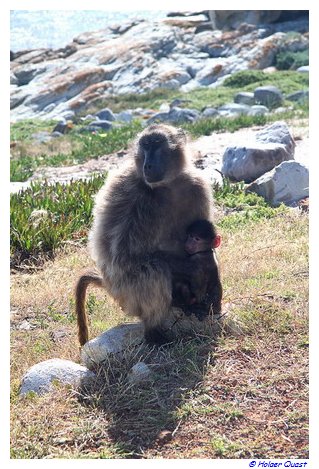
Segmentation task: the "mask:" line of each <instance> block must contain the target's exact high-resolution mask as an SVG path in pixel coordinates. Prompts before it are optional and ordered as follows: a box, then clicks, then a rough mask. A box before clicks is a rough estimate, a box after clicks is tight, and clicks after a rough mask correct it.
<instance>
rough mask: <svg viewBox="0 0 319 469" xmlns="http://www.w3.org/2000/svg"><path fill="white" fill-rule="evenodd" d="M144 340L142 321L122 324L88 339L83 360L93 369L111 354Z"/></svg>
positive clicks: (83, 350) (83, 349)
mask: <svg viewBox="0 0 319 469" xmlns="http://www.w3.org/2000/svg"><path fill="white" fill-rule="evenodd" d="M143 340H144V326H143V324H141V323H131V324H121V325H119V326H116V327H113V328H112V329H109V330H108V331H105V332H103V334H101V335H99V336H98V337H96V338H95V339H92V340H90V341H88V342H87V343H86V344H84V345H83V347H82V349H81V360H82V363H84V365H86V366H87V367H88V368H89V369H92V367H94V366H95V365H97V364H99V363H101V362H103V361H105V360H106V359H107V358H108V356H109V355H110V354H114V353H121V352H123V351H124V350H125V349H127V348H128V347H130V346H132V345H135V344H140V343H141V342H142V341H143Z"/></svg>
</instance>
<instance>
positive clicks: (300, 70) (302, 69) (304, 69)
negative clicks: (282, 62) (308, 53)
mask: <svg viewBox="0 0 319 469" xmlns="http://www.w3.org/2000/svg"><path fill="white" fill-rule="evenodd" d="M297 72H301V73H309V65H303V66H302V67H299V68H297Z"/></svg>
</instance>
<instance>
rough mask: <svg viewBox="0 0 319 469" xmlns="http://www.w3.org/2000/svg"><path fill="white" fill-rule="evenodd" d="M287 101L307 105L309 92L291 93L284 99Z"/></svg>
mask: <svg viewBox="0 0 319 469" xmlns="http://www.w3.org/2000/svg"><path fill="white" fill-rule="evenodd" d="M286 99H287V101H297V102H299V103H307V102H308V101H309V90H300V91H296V92H295V93H291V94H289V95H288V96H287V97H286Z"/></svg>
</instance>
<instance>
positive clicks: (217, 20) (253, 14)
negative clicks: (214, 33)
mask: <svg viewBox="0 0 319 469" xmlns="http://www.w3.org/2000/svg"><path fill="white" fill-rule="evenodd" d="M209 13H210V18H211V21H212V23H213V28H214V29H223V28H226V29H237V28H238V27H239V26H240V25H241V24H243V23H247V24H254V25H257V24H259V23H273V22H274V21H276V20H277V19H278V18H279V17H280V14H281V10H210V11H209Z"/></svg>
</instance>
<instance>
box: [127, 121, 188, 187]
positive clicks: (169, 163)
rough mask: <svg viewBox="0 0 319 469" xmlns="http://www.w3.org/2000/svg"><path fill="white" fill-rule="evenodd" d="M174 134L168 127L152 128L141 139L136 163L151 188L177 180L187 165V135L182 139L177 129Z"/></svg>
mask: <svg viewBox="0 0 319 469" xmlns="http://www.w3.org/2000/svg"><path fill="white" fill-rule="evenodd" d="M168 129H169V128H168ZM174 132H175V133H172V132H170V131H169V130H167V127H166V126H161V125H158V126H151V127H149V128H148V129H146V131H144V132H143V134H142V135H141V137H140V139H139V142H138V154H137V158H136V162H137V165H138V167H139V170H140V173H141V175H142V177H143V178H144V180H145V182H146V183H147V184H148V185H150V186H151V187H156V186H158V185H161V184H163V183H165V182H170V181H172V180H173V179H175V178H176V177H177V176H178V174H180V172H181V170H182V168H183V166H184V164H185V161H184V153H183V146H184V143H183V142H184V141H185V135H184V136H183V139H182V138H181V136H182V134H179V133H178V131H177V130H176V129H174Z"/></svg>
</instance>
